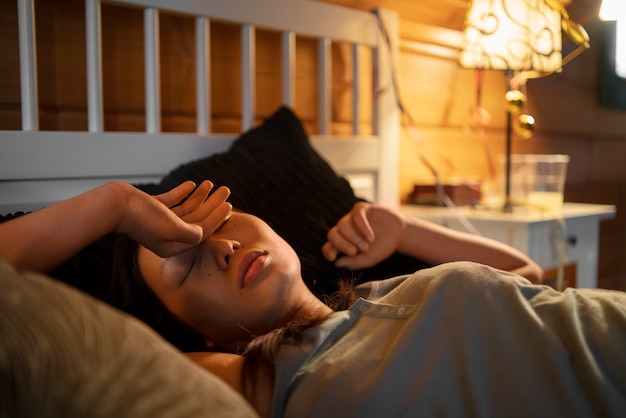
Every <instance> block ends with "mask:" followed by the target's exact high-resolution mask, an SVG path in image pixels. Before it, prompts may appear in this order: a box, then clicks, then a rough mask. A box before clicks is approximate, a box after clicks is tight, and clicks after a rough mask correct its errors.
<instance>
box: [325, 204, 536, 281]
mask: <svg viewBox="0 0 626 418" xmlns="http://www.w3.org/2000/svg"><path fill="white" fill-rule="evenodd" d="M396 251H397V252H400V253H403V254H407V255H410V256H413V257H416V258H419V259H420V260H422V261H425V262H427V263H430V264H433V265H436V264H442V263H446V262H452V261H473V262H477V263H482V264H486V265H490V266H492V267H495V268H498V269H502V270H507V271H511V272H514V273H517V274H520V275H522V276H524V277H526V278H527V279H529V280H531V281H533V282H537V281H540V280H541V277H542V275H543V271H542V269H541V268H540V267H539V266H538V265H537V263H535V262H534V261H532V260H531V259H530V258H529V257H528V256H526V255H525V254H523V253H522V252H521V251H518V250H516V249H514V248H512V247H510V246H507V245H505V244H502V243H499V242H497V241H495V240H491V239H487V238H484V237H479V236H475V235H471V234H467V233H463V232H459V231H454V230H452V229H449V228H445V227H443V226H440V225H436V224H434V223H431V222H427V221H424V220H422V219H417V218H413V217H408V216H406V215H404V214H402V213H400V212H398V211H395V210H392V209H390V208H386V207H383V206H379V205H373V204H369V203H363V202H362V203H357V204H356V205H355V206H354V208H353V209H352V210H351V211H350V212H349V213H348V214H346V215H345V216H344V217H343V218H342V219H341V220H340V221H339V222H338V223H337V225H336V226H335V227H333V228H332V229H331V230H330V231H329V232H328V241H327V242H326V243H325V244H324V246H323V247H322V252H323V253H324V256H325V257H326V259H328V260H330V261H335V260H336V264H337V265H338V266H340V267H346V268H351V269H358V268H367V267H371V266H373V265H375V264H377V263H379V262H381V261H382V260H384V259H386V258H387V257H389V256H390V255H391V254H393V253H394V252H396Z"/></svg>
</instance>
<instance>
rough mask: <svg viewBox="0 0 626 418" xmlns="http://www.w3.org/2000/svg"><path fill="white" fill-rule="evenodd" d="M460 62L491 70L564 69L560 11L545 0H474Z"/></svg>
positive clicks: (468, 16)
mask: <svg viewBox="0 0 626 418" xmlns="http://www.w3.org/2000/svg"><path fill="white" fill-rule="evenodd" d="M459 62H460V64H461V66H462V67H465V68H481V69H490V70H535V71H540V72H554V71H558V70H560V69H561V65H562V63H561V14H560V13H559V11H557V10H554V9H553V8H552V7H550V6H549V5H548V4H547V3H546V1H545V0H472V1H471V4H470V7H469V10H468V12H467V16H466V22H465V31H464V39H463V48H462V51H461V54H460V57H459Z"/></svg>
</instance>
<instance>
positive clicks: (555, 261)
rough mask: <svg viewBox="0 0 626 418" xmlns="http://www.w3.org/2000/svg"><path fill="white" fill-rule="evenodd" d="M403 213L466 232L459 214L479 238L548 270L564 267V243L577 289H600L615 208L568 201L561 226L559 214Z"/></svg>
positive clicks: (428, 209)
mask: <svg viewBox="0 0 626 418" xmlns="http://www.w3.org/2000/svg"><path fill="white" fill-rule="evenodd" d="M401 210H402V212H404V213H405V214H407V215H410V216H415V217H417V218H421V219H425V220H428V221H430V222H433V223H436V224H439V225H444V226H447V227H450V228H452V229H455V230H459V231H465V232H467V229H466V228H465V227H464V226H463V224H462V222H461V221H459V219H458V217H457V215H456V213H458V214H459V215H461V216H463V217H465V219H467V220H468V221H469V222H470V223H471V224H472V225H473V226H474V228H476V230H478V232H479V233H480V234H481V235H483V236H485V237H487V238H492V239H495V240H496V241H500V242H503V243H505V244H508V245H510V246H512V247H514V248H517V249H518V250H520V251H522V252H524V253H525V254H527V255H528V256H529V257H530V258H532V259H533V260H534V261H535V262H536V263H537V264H539V265H540V266H541V267H542V268H543V269H545V270H548V269H553V268H557V267H559V265H560V264H561V256H560V253H559V251H558V248H557V243H558V242H559V240H560V241H564V242H565V243H566V245H567V262H568V263H576V271H577V274H576V276H577V277H576V282H577V287H597V284H598V244H599V235H600V221H601V220H603V219H611V218H613V217H614V216H615V206H613V205H593V204H587V203H564V204H563V210H562V213H561V219H563V220H564V224H561V223H559V216H558V215H556V214H541V213H536V212H530V211H528V210H527V209H524V208H520V209H518V210H515V211H513V213H504V212H502V211H500V210H498V209H483V208H472V207H467V206H458V207H456V208H454V209H449V208H445V207H438V206H420V205H403V206H402V207H401Z"/></svg>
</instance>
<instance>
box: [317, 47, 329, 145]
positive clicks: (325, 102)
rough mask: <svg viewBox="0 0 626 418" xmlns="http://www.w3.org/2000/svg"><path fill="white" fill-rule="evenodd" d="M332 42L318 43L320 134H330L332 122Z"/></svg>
mask: <svg viewBox="0 0 626 418" xmlns="http://www.w3.org/2000/svg"><path fill="white" fill-rule="evenodd" d="M330 48H331V40H330V39H329V38H320V39H318V43H317V53H318V59H317V61H318V65H319V68H318V70H317V73H318V78H319V81H318V86H319V87H318V88H319V103H318V107H319V128H318V130H319V133H320V134H323V135H325V134H328V133H329V132H330V121H331V115H332V109H331V107H332V100H331V95H332V83H331V76H332V72H331V71H332V67H331V66H332V55H331V49H330Z"/></svg>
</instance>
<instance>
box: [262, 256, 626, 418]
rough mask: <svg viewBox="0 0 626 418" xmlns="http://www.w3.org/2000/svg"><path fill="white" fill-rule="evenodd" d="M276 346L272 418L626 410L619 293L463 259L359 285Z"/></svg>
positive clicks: (625, 316) (625, 301) (625, 303)
mask: <svg viewBox="0 0 626 418" xmlns="http://www.w3.org/2000/svg"><path fill="white" fill-rule="evenodd" d="M360 290H361V291H365V292H366V293H367V292H369V296H368V297H367V299H363V298H361V299H359V300H358V301H357V302H356V303H355V304H354V305H353V306H352V307H351V308H350V309H349V310H347V311H342V312H336V313H334V314H333V315H331V316H330V318H329V319H328V320H326V321H325V322H324V323H322V324H321V325H320V326H317V327H314V328H311V329H308V330H307V331H306V334H305V335H306V336H307V338H308V340H309V341H310V344H306V345H301V346H284V347H283V348H282V349H281V352H280V355H279V358H278V361H277V369H276V373H277V374H276V392H275V397H274V411H273V416H274V417H283V416H284V417H299V418H301V417H323V418H330V417H342V418H345V417H404V416H407V417H415V416H426V417H435V416H450V417H459V416H463V417H466V416H480V417H489V416H494V417H501V416H507V417H514V416H520V417H529V416H533V417H541V416H545V417H554V416H568V417H576V416H580V417H589V416H601V415H604V416H622V414H623V412H624V411H625V410H626V294H624V293H619V292H610V291H598V290H596V291H591V290H573V289H569V290H567V291H566V292H563V293H560V292H556V291H554V290H552V289H550V288H548V287H544V286H533V285H531V284H530V283H529V282H528V281H526V280H524V279H522V278H520V277H518V276H515V275H511V274H509V273H505V272H501V271H498V270H494V269H491V268H488V267H486V266H482V265H478V264H473V263H465V262H461V263H451V264H447V265H443V266H439V267H436V268H433V269H428V270H422V271H420V272H417V273H415V274H413V275H410V276H403V277H398V278H394V279H390V280H385V281H380V282H373V283H368V284H367V285H365V286H363V287H361V288H360Z"/></svg>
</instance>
